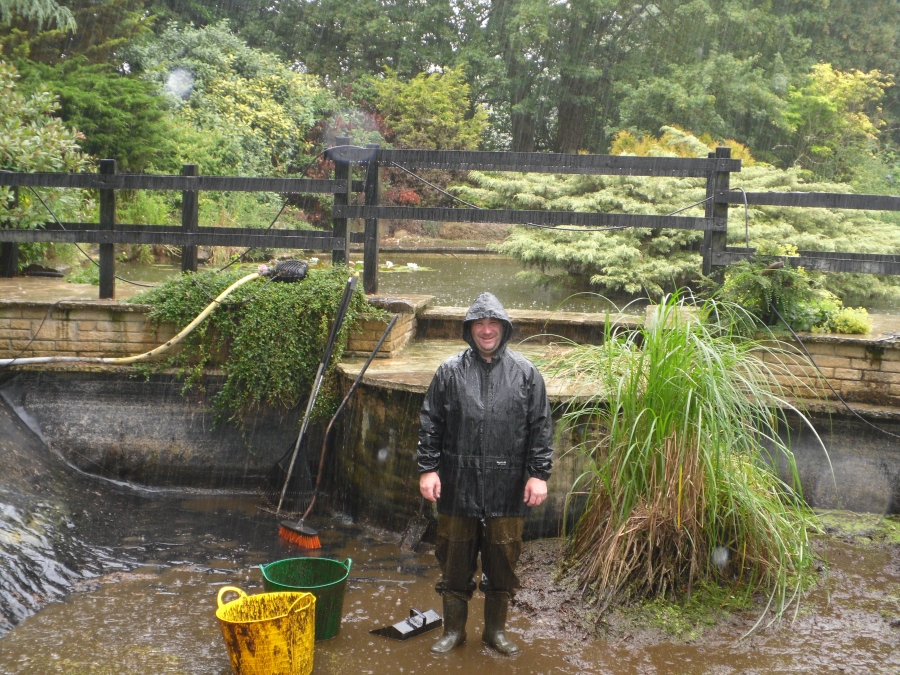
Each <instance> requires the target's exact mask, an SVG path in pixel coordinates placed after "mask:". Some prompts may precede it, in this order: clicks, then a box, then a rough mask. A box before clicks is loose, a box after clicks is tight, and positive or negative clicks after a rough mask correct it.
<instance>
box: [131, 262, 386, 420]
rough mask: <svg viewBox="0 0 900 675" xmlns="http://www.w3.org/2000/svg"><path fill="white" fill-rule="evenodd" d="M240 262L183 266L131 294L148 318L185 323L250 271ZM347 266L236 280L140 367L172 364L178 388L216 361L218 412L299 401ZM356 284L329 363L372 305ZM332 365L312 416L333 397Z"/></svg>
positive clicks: (234, 414)
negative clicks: (218, 301) (280, 278)
mask: <svg viewBox="0 0 900 675" xmlns="http://www.w3.org/2000/svg"><path fill="white" fill-rule="evenodd" d="M249 273H250V271H248V270H247V269H241V270H229V271H227V272H219V273H217V272H200V273H198V274H190V273H187V274H182V275H181V276H180V277H177V278H175V279H171V280H170V281H167V282H166V283H164V284H162V285H160V286H157V287H156V288H154V289H153V290H150V291H147V292H146V293H142V294H140V295H137V296H135V297H134V298H131V299H130V300H129V302H133V303H142V304H147V305H150V306H151V308H152V309H151V310H150V314H149V319H150V321H151V323H152V324H153V325H154V326H159V325H161V324H164V323H169V324H174V325H175V326H177V327H178V328H179V329H180V328H182V327H184V326H186V325H187V324H188V323H190V322H191V321H192V320H193V319H194V317H196V316H197V315H198V314H199V313H200V312H201V311H203V309H204V308H205V307H206V306H207V305H208V304H210V303H211V302H212V301H213V300H214V298H216V296H218V295H219V293H221V292H222V291H224V290H225V289H226V288H228V286H230V285H231V284H232V283H234V282H235V281H237V280H238V279H240V278H241V277H243V276H245V275H247V274H249ZM351 274H352V271H351V270H350V269H349V268H347V267H334V268H328V269H322V270H310V272H309V274H308V276H307V277H306V279H304V280H303V281H300V282H297V283H280V282H274V283H273V282H270V281H269V280H266V279H262V278H260V279H257V280H254V281H251V282H250V283H247V284H245V285H244V286H242V287H240V289H238V290H237V291H235V293H234V294H232V295H231V296H229V297H228V298H227V299H226V300H225V301H223V302H222V306H221V307H219V308H218V309H217V310H216V311H215V312H213V313H212V315H210V317H209V318H208V319H207V320H206V321H204V322H203V323H202V324H200V325H199V326H198V327H197V328H196V329H195V330H194V332H193V333H191V334H190V335H189V336H188V337H187V338H186V339H185V340H184V342H183V343H182V344H183V349H182V350H181V351H180V352H178V353H177V354H175V355H174V356H171V357H169V358H168V359H166V360H164V361H161V362H158V363H155V364H152V365H150V366H142V368H143V369H145V372H148V373H149V372H157V371H159V370H163V369H174V370H175V371H176V372H177V373H178V374H179V375H180V376H181V377H183V378H185V391H186V390H188V389H190V388H192V387H197V388H201V387H202V384H201V383H202V376H203V373H204V370H205V369H206V368H207V367H209V366H211V365H212V364H213V361H214V360H215V361H216V362H220V363H221V369H222V373H223V374H224V376H225V384H224V386H223V388H222V391H220V392H219V393H218V394H217V395H216V397H215V399H214V403H215V408H216V413H217V417H218V418H219V419H223V418H225V419H228V420H233V421H236V422H238V423H243V422H244V420H246V419H247V417H248V415H250V414H251V413H253V412H254V411H256V410H258V409H260V408H261V407H262V406H273V407H275V408H279V409H283V410H288V409H290V408H293V407H294V406H296V405H298V404H300V403H304V402H305V400H306V397H307V396H308V393H309V391H310V389H311V388H312V382H313V379H314V378H315V375H316V369H317V367H318V364H319V360H320V359H321V358H322V354H323V353H324V351H325V342H326V341H327V339H328V334H329V331H330V330H331V324H332V322H333V321H334V317H335V314H336V312H337V308H338V305H339V304H340V300H341V295H342V294H343V291H344V285H345V284H346V282H347V278H348V277H349V276H350V275H351ZM372 311H373V310H372V309H371V308H370V307H369V305H368V303H367V302H366V297H365V294H364V293H363V292H362V289H361V288H358V289H357V291H356V293H355V294H354V295H353V298H352V300H351V302H350V308H349V309H348V311H347V318H346V319H345V320H344V323H343V326H342V327H341V330H340V332H339V333H338V337H337V341H336V343H335V346H334V352H333V354H332V359H331V363H332V364H336V363H338V362H339V361H340V359H341V356H342V354H343V352H344V348H345V347H346V345H347V339H348V337H349V335H350V332H351V331H352V330H353V329H354V327H355V326H356V323H357V321H358V319H359V317H360V315H361V314H363V313H372ZM336 384H337V382H336V378H335V374H334V367H333V365H332V366H331V367H329V370H328V371H327V374H326V377H325V381H324V383H323V385H322V391H321V393H320V394H319V397H318V399H317V401H316V406H315V408H314V411H313V414H314V418H322V417H327V416H328V415H329V414H331V412H333V410H334V408H335V407H336V404H337V393H338V392H337V386H336Z"/></svg>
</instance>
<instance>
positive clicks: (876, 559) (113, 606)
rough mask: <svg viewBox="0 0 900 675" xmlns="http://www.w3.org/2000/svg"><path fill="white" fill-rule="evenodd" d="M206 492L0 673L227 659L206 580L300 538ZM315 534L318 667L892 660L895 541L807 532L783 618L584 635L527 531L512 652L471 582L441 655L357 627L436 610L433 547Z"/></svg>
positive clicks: (244, 572) (350, 533)
mask: <svg viewBox="0 0 900 675" xmlns="http://www.w3.org/2000/svg"><path fill="white" fill-rule="evenodd" d="M210 506H211V504H210V503H209V502H205V501H204V500H202V499H197V498H191V499H186V500H183V501H182V502H181V503H180V508H181V509H183V511H184V512H185V513H188V514H189V513H190V512H191V511H196V518H194V521H195V525H196V527H192V526H191V525H190V522H189V521H190V520H191V518H189V517H188V518H185V519H184V522H182V523H181V526H180V527H177V528H175V529H174V530H173V531H172V533H171V534H172V536H171V537H170V538H169V539H170V541H167V542H156V543H153V544H148V543H147V542H146V541H144V542H131V543H129V542H125V546H138V547H143V548H144V551H143V553H144V554H147V555H146V557H147V558H148V559H153V558H155V559H157V561H156V562H155V563H148V564H143V565H140V566H137V567H134V568H133V569H131V570H129V571H127V572H121V571H120V572H114V573H111V574H107V575H103V576H98V577H95V578H93V579H89V580H85V581H82V582H79V583H78V584H77V585H76V588H77V590H76V591H75V592H73V593H71V594H70V595H68V596H67V597H66V598H65V600H64V601H63V602H55V603H51V604H49V605H48V606H46V607H45V608H44V609H42V610H41V611H40V612H38V613H37V614H36V615H34V616H32V617H30V618H28V619H27V620H25V621H23V622H22V623H21V624H20V625H19V626H18V627H17V628H15V629H14V630H12V631H11V632H10V633H8V634H7V635H6V636H5V637H3V638H2V639H0V672H2V673H22V674H31V673H34V674H38V673H40V674H42V675H43V674H52V673H66V674H70V675H78V674H81V673H84V674H86V675H87V674H89V675H106V674H107V673H110V674H112V673H170V674H181V673H185V674H187V673H192V674H206V673H209V674H215V675H226V674H227V673H229V672H230V668H229V665H228V660H227V657H226V655H225V651H224V647H223V643H222V637H221V635H220V633H219V628H218V624H217V621H216V619H215V617H214V610H215V596H216V593H217V591H218V589H219V588H220V587H221V586H222V585H224V584H231V585H236V586H239V587H241V588H243V589H245V590H247V592H249V593H254V592H259V591H261V590H262V587H261V575H260V573H259V570H258V567H257V565H258V564H259V563H261V562H268V561H271V560H275V559H279V558H283V557H291V556H294V555H302V554H304V553H307V552H306V551H304V550H302V549H298V548H294V547H292V546H289V545H286V544H283V543H280V542H279V541H277V536H276V534H275V529H274V528H273V526H272V525H273V524H272V522H271V517H270V516H266V515H265V514H257V513H256V512H255V511H254V500H253V498H252V497H250V496H244V497H242V496H232V497H229V498H227V499H223V498H219V500H218V501H217V502H215V503H213V504H212V508H213V510H212V513H215V510H216V509H224V508H227V509H228V511H229V512H230V513H231V514H232V517H233V518H237V519H239V520H244V521H245V522H243V523H242V526H241V527H239V528H237V530H238V532H237V533H238V535H239V536H236V537H233V538H229V537H225V536H223V535H224V534H227V533H226V532H223V531H215V528H213V530H214V531H207V532H204V531H203V530H204V529H208V528H210V527H211V525H210V523H211V519H209V518H208V517H207V516H208V514H209V513H210V511H209V509H210ZM235 514H237V515H235ZM234 525H235V522H234V521H233V520H232V522H231V527H232V528H233V526H234ZM232 533H234V532H232ZM250 533H256V534H250ZM248 535H249V536H248ZM320 536H321V538H322V540H323V542H322V543H323V548H322V549H321V550H320V551H317V552H316V554H317V555H323V556H326V557H330V558H334V559H338V560H344V559H346V558H348V557H349V558H351V559H352V560H353V569H352V572H351V575H350V581H349V585H348V589H347V594H346V597H345V603H344V619H343V623H342V627H341V631H340V633H339V634H338V636H337V637H336V638H334V639H332V640H329V641H325V642H319V643H317V645H316V654H315V664H316V665H315V669H314V673H317V674H323V675H324V674H326V673H328V674H330V673H345V672H348V670H352V671H353V672H357V673H360V674H365V673H372V674H379V673H410V674H413V673H433V672H435V669H436V668H437V669H439V670H440V672H483V673H489V674H490V673H501V672H502V673H615V674H622V675H624V674H626V673H636V674H637V673H658V674H660V675H664V674H665V675H669V674H671V675H676V674H680V673H715V674H717V675H718V674H725V673H835V674H837V673H845V674H846V673H861V674H862V673H878V674H880V673H885V674H887V673H897V672H898V671H900V649H898V646H900V623H897V619H900V551H898V547H897V546H880V547H860V546H858V545H856V544H854V543H851V542H847V541H842V540H836V539H825V540H820V541H819V543H818V544H817V545H818V547H819V553H820V554H821V555H823V556H825V557H827V559H828V560H829V561H830V563H829V574H828V576H827V578H823V581H822V583H821V584H820V586H819V587H818V588H816V589H814V590H813V591H812V592H811V593H810V594H809V596H808V598H807V599H806V601H805V602H804V604H803V605H802V608H801V612H800V614H799V616H798V617H797V619H796V620H795V621H794V622H793V623H790V622H788V621H786V622H784V623H782V624H781V625H780V626H778V627H773V628H770V629H766V630H761V631H759V632H758V633H755V634H754V635H751V636H750V637H749V638H746V639H744V640H740V637H741V636H742V635H743V634H744V633H745V632H746V631H747V630H748V629H749V627H750V626H751V625H752V624H753V622H754V621H755V620H756V618H757V616H758V614H757V613H756V612H747V613H745V614H737V615H731V616H730V617H728V618H726V619H725V620H724V621H722V622H720V623H719V624H717V625H715V626H713V627H711V628H708V629H707V630H706V631H705V632H704V633H703V634H702V636H701V637H699V638H697V639H689V640H680V641H678V640H674V641H673V640H672V639H671V638H668V637H666V635H665V634H664V633H663V632H662V631H660V630H657V629H655V628H652V627H649V628H648V627H635V626H628V625H626V624H625V623H623V622H622V621H620V622H619V623H615V622H613V623H611V624H606V626H605V630H606V634H605V636H603V637H591V636H590V635H589V633H590V631H588V630H587V629H586V627H585V624H584V621H583V617H584V615H585V612H586V611H587V608H585V607H584V606H582V605H581V604H580V602H579V601H578V599H577V594H573V593H572V592H571V590H569V591H566V590H561V591H560V590H558V589H557V587H555V586H554V584H553V583H552V582H551V581H549V577H550V572H551V570H552V569H553V565H554V564H555V562H556V560H558V554H559V544H558V542H554V541H543V542H533V543H531V544H529V545H528V546H527V550H526V553H525V555H524V557H523V582H524V588H523V591H522V593H521V594H520V598H519V602H518V603H517V605H516V607H514V609H513V611H512V613H511V614H512V616H511V620H510V633H511V635H512V636H513V638H514V639H517V640H518V641H519V642H520V644H521V646H522V647H523V648H524V649H523V654H522V655H520V656H519V657H516V658H512V659H506V658H501V657H499V656H497V655H495V654H493V653H492V652H490V651H489V650H487V649H485V648H484V647H483V646H482V645H481V643H480V635H481V631H482V628H483V621H482V618H481V617H482V612H483V602H482V600H481V598H480V597H478V596H476V599H475V600H474V601H473V602H472V603H471V607H470V619H469V623H468V627H467V628H468V634H469V641H468V643H467V644H466V645H465V646H464V647H462V648H460V649H458V650H456V651H455V652H453V653H451V654H449V655H447V656H445V657H434V656H431V655H430V654H429V653H428V647H429V646H430V644H431V641H432V639H433V638H434V637H436V634H434V633H432V634H428V635H424V636H421V637H419V638H415V639H413V640H410V641H408V642H395V641H390V640H386V639H384V638H380V637H377V636H372V635H370V634H369V633H368V631H369V630H370V629H372V628H376V627H379V626H382V625H386V624H390V623H393V622H394V621H398V620H400V619H402V618H403V617H404V616H405V615H406V613H407V612H408V610H409V608H410V607H417V608H419V609H423V610H424V609H427V608H435V609H438V610H440V607H439V599H438V597H437V596H436V595H435V594H434V591H433V585H434V582H435V580H436V576H437V570H436V568H435V565H434V558H433V556H432V555H431V554H430V552H427V551H426V552H423V553H422V554H420V555H416V554H408V553H400V552H399V550H398V547H397V543H396V539H397V535H396V534H394V533H388V532H383V531H378V530H371V529H367V528H362V527H358V526H354V525H352V524H345V523H341V522H340V521H337V522H334V524H333V525H329V529H327V530H323V531H322V533H321V535H320ZM131 551H132V554H133V553H134V549H131ZM557 596H558V597H557ZM892 622H893V623H894V624H896V625H894V626H892Z"/></svg>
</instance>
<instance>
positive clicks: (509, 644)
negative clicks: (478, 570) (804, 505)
mask: <svg viewBox="0 0 900 675" xmlns="http://www.w3.org/2000/svg"><path fill="white" fill-rule="evenodd" d="M508 611H509V594H508V593H485V594H484V634H483V635H482V636H481V641H482V642H484V644H486V645H487V646H488V647H491V648H493V649H496V650H497V651H498V652H500V653H501V654H504V655H505V656H512V655H513V654H518V653H519V646H518V645H517V644H516V643H515V642H513V641H512V640H510V639H509V638H508V637H506V633H505V632H504V630H505V629H506V614H507V612H508Z"/></svg>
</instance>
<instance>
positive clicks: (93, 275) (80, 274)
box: [66, 263, 100, 286]
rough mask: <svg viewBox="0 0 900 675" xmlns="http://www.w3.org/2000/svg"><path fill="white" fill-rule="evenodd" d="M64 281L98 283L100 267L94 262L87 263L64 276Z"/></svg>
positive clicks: (96, 284) (95, 284)
mask: <svg viewBox="0 0 900 675" xmlns="http://www.w3.org/2000/svg"><path fill="white" fill-rule="evenodd" d="M66 281H68V282H69V283H70V284H93V285H94V286H99V285H100V268H99V267H97V266H96V265H95V264H94V263H88V264H87V265H83V266H82V267H79V268H77V269H74V270H72V272H71V273H70V274H69V275H68V276H67V277H66Z"/></svg>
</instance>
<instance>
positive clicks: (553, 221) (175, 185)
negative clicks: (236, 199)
mask: <svg viewBox="0 0 900 675" xmlns="http://www.w3.org/2000/svg"><path fill="white" fill-rule="evenodd" d="M326 156H327V157H328V158H329V159H331V160H332V161H333V162H334V166H335V171H334V178H333V179H331V180H310V179H299V178H248V177H220V176H200V175H198V170H197V165H193V164H188V165H185V166H184V168H183V171H182V175H181V176H152V175H132V174H119V173H117V172H116V164H115V161H113V160H102V161H101V162H100V171H99V173H97V174H60V173H11V172H0V185H9V186H13V187H16V188H18V187H25V186H28V187H55V188H80V189H93V190H97V191H98V192H99V195H100V222H99V223H62V224H61V225H60V224H57V223H47V224H46V225H45V226H44V227H43V228H40V229H36V230H19V229H0V242H4V243H3V255H2V273H3V274H4V275H7V276H11V275H12V274H14V273H15V263H16V260H17V257H18V252H17V250H16V249H17V244H18V242H35V241H54V242H84V243H97V244H100V297H101V298H111V297H113V296H114V283H115V258H114V256H113V246H114V244H118V243H130V244H169V245H175V246H181V247H182V270H185V271H187V270H192V271H196V269H197V246H198V245H213V246H241V247H247V248H250V247H256V248H289V249H290V248H294V249H305V250H316V251H331V252H332V260H333V262H336V263H340V262H345V261H347V260H348V252H349V245H350V243H351V242H352V243H359V242H362V243H363V262H364V271H363V284H364V288H365V290H366V292H367V293H377V291H378V221H379V219H383V218H391V219H406V220H429V221H437V222H471V223H509V224H522V225H539V226H544V227H553V226H558V225H575V226H587V227H598V228H607V227H612V228H620V227H641V228H650V229H666V228H674V229H688V230H698V231H702V232H703V233H704V240H703V244H702V247H701V250H702V254H703V273H704V274H707V275H708V274H710V272H711V271H712V268H713V267H715V266H721V265H728V264H730V263H732V262H734V261H736V260H739V259H743V258H745V257H746V256H747V254H748V251H747V250H746V249H744V248H733V247H728V246H726V230H727V222H728V220H727V218H728V207H729V205H731V204H743V203H744V201H743V200H744V196H743V195H742V194H741V193H740V192H734V191H731V190H730V177H731V173H732V172H737V171H740V170H741V162H740V160H735V159H731V150H730V148H717V150H716V151H715V152H711V153H710V154H709V156H708V157H706V158H679V157H625V156H611V155H572V154H549V153H519V152H469V151H450V150H446V151H445V150H391V149H384V148H379V147H378V146H375V145H373V146H368V147H365V148H360V147H356V146H351V145H349V139H346V138H339V139H337V145H336V146H335V147H334V148H332V149H330V150H329V151H328V152H327V153H326ZM395 165H396V166H400V167H403V168H406V169H441V170H451V171H452V170H457V171H466V170H476V169H477V170H482V171H517V172H532V173H554V174H595V175H596V174H607V175H629V176H669V177H675V176H677V177H700V178H705V179H706V197H707V201H706V210H705V213H704V216H703V217H695V216H678V215H669V216H662V215H638V214H623V213H585V212H572V211H526V210H514V209H478V208H434V207H398V206H380V205H379V195H380V183H381V181H380V169H381V168H382V167H390V166H395ZM354 166H358V167H360V168H361V169H363V170H364V172H365V180H364V181H354V180H351V167H354ZM117 190H181V191H182V224H181V226H180V227H177V226H166V225H127V224H121V223H118V222H116V191H117ZM203 190H216V191H243V192H278V193H281V194H298V193H319V194H321V193H326V194H332V195H333V196H334V207H333V209H332V218H333V222H332V229H331V230H330V231H296V230H271V229H270V230H262V229H256V228H223V227H199V226H198V213H197V195H198V193H199V192H200V191H203ZM360 192H361V193H363V204H362V205H355V204H351V200H350V195H351V193H354V194H355V193H360ZM746 196H747V201H748V203H749V204H776V205H784V206H800V207H823V206H824V207H829V208H850V209H853V208H863V209H870V210H892V211H895V210H900V198H898V197H884V196H879V195H846V194H831V193H796V192H795V193H752V192H748V193H746ZM356 218H359V219H362V220H363V221H364V229H363V232H362V233H351V232H349V230H348V220H349V219H356ZM750 253H752V251H750ZM799 253H800V256H799V257H791V258H790V261H791V263H792V264H793V265H803V266H804V267H808V268H810V269H817V270H827V271H839V272H868V273H874V274H900V255H898V256H891V255H872V254H862V253H821V252H814V251H800V252H799Z"/></svg>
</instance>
